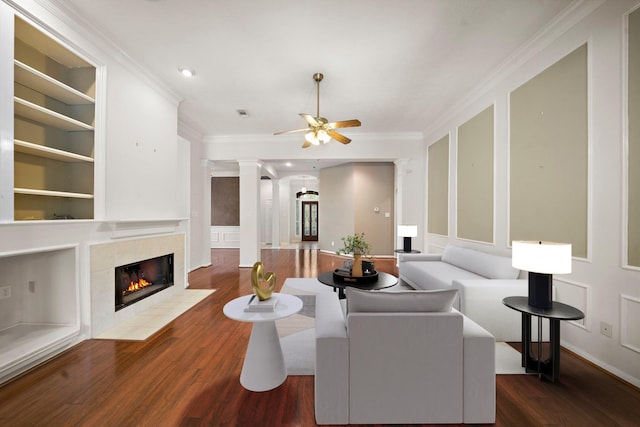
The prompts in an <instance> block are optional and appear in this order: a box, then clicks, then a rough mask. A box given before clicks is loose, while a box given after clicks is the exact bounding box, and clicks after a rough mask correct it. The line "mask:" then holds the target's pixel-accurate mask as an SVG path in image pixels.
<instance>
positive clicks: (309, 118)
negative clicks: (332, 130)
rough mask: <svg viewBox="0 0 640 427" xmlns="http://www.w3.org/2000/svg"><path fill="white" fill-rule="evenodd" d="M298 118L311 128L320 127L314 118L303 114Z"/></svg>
mask: <svg viewBox="0 0 640 427" xmlns="http://www.w3.org/2000/svg"><path fill="white" fill-rule="evenodd" d="M300 116H301V117H302V118H303V119H305V120H306V121H307V123H309V126H313V127H314V128H315V127H318V126H320V123H318V122H317V121H316V118H315V117H313V116H310V115H309V114H305V113H300Z"/></svg>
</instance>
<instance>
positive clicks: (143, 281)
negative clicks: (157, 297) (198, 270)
mask: <svg viewBox="0 0 640 427" xmlns="http://www.w3.org/2000/svg"><path fill="white" fill-rule="evenodd" d="M115 279H116V280H115V309H116V311H118V310H121V309H123V308H125V307H127V306H129V305H131V304H134V303H136V302H138V301H140V300H142V299H144V298H146V297H148V296H151V295H153V294H155V293H158V292H160V291H162V290H163V289H166V288H168V287H170V286H173V254H167V255H163V256H159V257H155V258H150V259H146V260H143V261H138V262H134V263H131V264H126V265H121V266H118V267H116V268H115Z"/></svg>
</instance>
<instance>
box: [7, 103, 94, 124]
mask: <svg viewBox="0 0 640 427" xmlns="http://www.w3.org/2000/svg"><path fill="white" fill-rule="evenodd" d="M13 101H14V102H13V106H14V110H15V114H16V115H18V116H22V117H26V118H27V119H30V120H33V121H36V122H40V123H43V124H45V125H49V126H53V127H55V128H58V129H60V130H64V131H82V130H93V126H91V125H88V124H86V123H83V122H81V121H78V120H76V119H72V118H71V117H67V116H65V115H64V114H60V113H57V112H55V111H52V110H49V109H48V108H44V107H41V106H39V105H37V104H34V103H32V102H29V101H25V100H24V99H21V98H18V97H17V96H14V97H13Z"/></svg>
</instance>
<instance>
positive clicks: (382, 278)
mask: <svg viewBox="0 0 640 427" xmlns="http://www.w3.org/2000/svg"><path fill="white" fill-rule="evenodd" d="M318 280H319V281H320V283H323V284H325V285H327V286H331V287H332V288H333V291H334V292H335V291H336V289H337V290H338V298H340V299H344V298H345V295H344V290H345V288H346V287H348V286H350V287H353V288H357V289H364V290H367V291H371V290H374V289H375V290H377V289H384V288H390V287H392V286H395V285H397V284H398V278H397V277H396V276H393V275H391V274H389V273H383V272H378V281H377V282H372V283H363V284H361V285H359V284H355V283H349V282H344V281H342V280H334V278H333V271H325V272H324V273H321V274H320V275H319V276H318Z"/></svg>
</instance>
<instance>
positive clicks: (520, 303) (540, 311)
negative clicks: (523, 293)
mask: <svg viewBox="0 0 640 427" xmlns="http://www.w3.org/2000/svg"><path fill="white" fill-rule="evenodd" d="M502 303H503V304H504V305H506V306H507V307H509V308H511V309H513V310H516V311H519V312H521V313H522V366H523V367H524V368H525V371H526V372H532V373H537V374H538V377H539V378H542V377H545V378H547V379H548V380H550V381H551V382H555V381H556V380H558V378H560V321H561V320H580V319H582V318H584V313H583V312H582V311H580V310H578V309H577V308H575V307H572V306H570V305H567V304H563V303H561V302H557V301H553V302H552V303H551V308H547V309H544V308H537V307H533V306H530V305H529V301H528V297H506V298H505V299H503V300H502ZM531 316H537V317H538V354H537V357H536V356H534V354H533V352H532V351H531ZM543 318H545V319H549V358H548V359H547V360H541V358H542V353H541V345H542V332H541V331H542V319H543Z"/></svg>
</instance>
